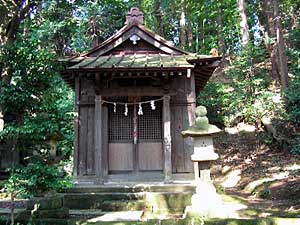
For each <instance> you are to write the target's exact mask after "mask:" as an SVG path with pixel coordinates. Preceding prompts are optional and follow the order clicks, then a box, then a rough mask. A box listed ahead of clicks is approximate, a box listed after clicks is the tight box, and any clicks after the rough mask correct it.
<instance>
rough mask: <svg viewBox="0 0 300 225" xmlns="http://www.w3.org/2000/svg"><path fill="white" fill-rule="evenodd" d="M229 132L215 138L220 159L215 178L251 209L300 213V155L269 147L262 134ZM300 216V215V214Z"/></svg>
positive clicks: (261, 132) (216, 164) (266, 138)
mask: <svg viewBox="0 0 300 225" xmlns="http://www.w3.org/2000/svg"><path fill="white" fill-rule="evenodd" d="M246 128H247V130H245V129H244V130H241V129H240V130H239V129H238V128H231V129H227V131H228V132H224V133H223V134H221V135H220V136H219V137H216V138H215V147H216V151H217V152H218V154H219V155H220V159H219V160H218V161H217V162H214V163H213V164H214V165H215V166H214V169H213V176H214V179H215V181H216V183H217V185H219V186H221V187H222V188H223V190H224V192H225V193H228V194H232V195H235V196H238V197H241V198H242V199H243V200H245V201H247V202H248V203H249V204H250V208H251V207H252V208H253V207H256V208H257V209H270V210H281V211H287V212H298V210H300V154H299V155H294V154H291V153H290V152H289V151H288V150H287V149H288V148H286V149H282V147H280V146H279V145H276V143H269V140H268V136H267V135H266V134H265V133H264V132H263V131H262V130H260V131H258V130H255V131H251V129H250V128H251V127H246ZM299 215H300V212H299Z"/></svg>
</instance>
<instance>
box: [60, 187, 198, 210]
mask: <svg viewBox="0 0 300 225" xmlns="http://www.w3.org/2000/svg"><path fill="white" fill-rule="evenodd" d="M192 195H193V192H190V191H188V192H139V193H66V194H64V201H63V202H64V207H66V208H69V209H71V210H72V209H101V210H103V211H127V210H144V211H145V212H146V213H148V214H149V213H153V214H159V213H162V214H178V213H179V214H182V213H183V212H184V209H185V207H186V206H187V205H190V204H191V197H192Z"/></svg>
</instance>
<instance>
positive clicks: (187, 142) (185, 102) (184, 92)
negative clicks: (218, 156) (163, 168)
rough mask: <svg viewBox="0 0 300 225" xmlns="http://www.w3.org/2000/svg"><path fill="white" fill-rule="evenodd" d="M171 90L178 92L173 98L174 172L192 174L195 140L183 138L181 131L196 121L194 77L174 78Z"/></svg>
mask: <svg viewBox="0 0 300 225" xmlns="http://www.w3.org/2000/svg"><path fill="white" fill-rule="evenodd" d="M171 88H172V89H174V90H176V91H177V95H176V96H172V97H171V135H172V172H173V173H192V172H193V171H194V169H193V168H194V167H193V163H192V161H191V154H192V153H193V140H192V139H191V138H183V137H182V135H181V131H183V130H185V129H186V128H188V127H189V126H190V125H192V124H193V122H194V120H195V82H194V76H193V75H192V76H191V77H190V78H187V77H186V76H181V77H176V78H174V79H173V80H172V82H171Z"/></svg>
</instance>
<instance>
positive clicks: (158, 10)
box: [155, 0, 165, 37]
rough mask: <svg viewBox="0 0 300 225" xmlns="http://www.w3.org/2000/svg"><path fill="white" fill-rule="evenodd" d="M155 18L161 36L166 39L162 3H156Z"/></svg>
mask: <svg viewBox="0 0 300 225" xmlns="http://www.w3.org/2000/svg"><path fill="white" fill-rule="evenodd" d="M155 18H156V21H157V24H158V33H159V35H160V36H162V37H165V29H164V23H163V12H162V9H161V1H160V0H156V1H155Z"/></svg>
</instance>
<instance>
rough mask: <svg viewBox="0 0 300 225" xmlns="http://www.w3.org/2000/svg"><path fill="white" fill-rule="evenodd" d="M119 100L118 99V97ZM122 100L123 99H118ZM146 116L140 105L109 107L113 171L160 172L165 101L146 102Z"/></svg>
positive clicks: (110, 167)
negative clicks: (153, 106)
mask: <svg viewBox="0 0 300 225" xmlns="http://www.w3.org/2000/svg"><path fill="white" fill-rule="evenodd" d="M116 101H117V100H116ZM118 101H120V100H118ZM142 108H143V115H138V114H137V111H138V106H137V105H136V106H132V105H128V115H127V116H125V115H124V111H125V107H124V105H117V108H116V111H115V112H114V106H113V105H109V106H108V118H109V121H108V142H109V144H108V145H109V147H108V164H109V171H110V173H111V174H114V173H120V172H126V171H127V172H128V171H136V172H138V171H157V170H159V171H161V170H162V168H163V167H162V165H163V162H162V160H163V154H162V136H163V135H162V103H161V102H157V103H156V109H155V110H152V109H151V106H150V104H143V105H142Z"/></svg>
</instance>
